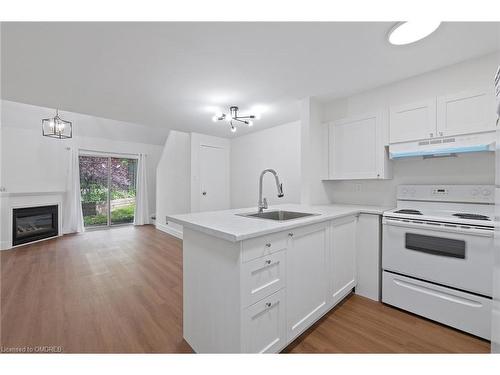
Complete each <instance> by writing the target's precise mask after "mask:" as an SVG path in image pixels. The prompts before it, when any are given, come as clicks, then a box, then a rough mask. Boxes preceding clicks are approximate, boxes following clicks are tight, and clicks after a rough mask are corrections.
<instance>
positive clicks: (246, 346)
mask: <svg viewBox="0 0 500 375" xmlns="http://www.w3.org/2000/svg"><path fill="white" fill-rule="evenodd" d="M285 308H286V306H285V290H284V289H281V290H280V291H278V292H276V293H274V294H272V295H270V296H269V297H267V298H264V299H263V300H261V301H259V302H257V303H255V304H254V305H252V306H249V307H247V308H246V309H244V310H243V314H242V335H243V343H242V349H243V352H244V353H276V352H278V351H280V350H281V349H283V348H284V347H285V345H286V325H285V324H286V315H285Z"/></svg>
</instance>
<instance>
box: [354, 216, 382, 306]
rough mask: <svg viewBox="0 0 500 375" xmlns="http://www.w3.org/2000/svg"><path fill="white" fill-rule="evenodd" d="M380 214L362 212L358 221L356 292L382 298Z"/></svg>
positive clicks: (368, 296)
mask: <svg viewBox="0 0 500 375" xmlns="http://www.w3.org/2000/svg"><path fill="white" fill-rule="evenodd" d="M380 224H381V223H380V216H379V215H371V214H360V215H359V217H358V221H357V223H356V233H357V234H356V294H358V295H360V296H363V297H366V298H370V299H372V300H374V301H379V300H380V280H381V273H380V272H381V267H380V257H381V251H380V242H381V235H380Z"/></svg>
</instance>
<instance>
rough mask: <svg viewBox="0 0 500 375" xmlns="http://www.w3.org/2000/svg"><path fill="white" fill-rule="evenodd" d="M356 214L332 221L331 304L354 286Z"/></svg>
mask: <svg viewBox="0 0 500 375" xmlns="http://www.w3.org/2000/svg"><path fill="white" fill-rule="evenodd" d="M356 222H357V217H356V216H347V217H343V218H340V219H337V220H334V221H332V225H331V228H332V231H331V233H332V245H331V256H330V272H329V275H330V280H331V281H330V284H331V287H330V295H331V298H332V301H333V304H336V303H338V302H339V301H341V300H342V299H343V298H344V297H345V296H346V295H347V294H349V292H350V291H351V290H352V289H353V288H354V287H355V286H356Z"/></svg>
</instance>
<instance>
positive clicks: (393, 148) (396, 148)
mask: <svg viewBox="0 0 500 375" xmlns="http://www.w3.org/2000/svg"><path fill="white" fill-rule="evenodd" d="M488 151H489V152H491V151H495V133H494V132H486V133H478V134H468V135H462V136H456V137H443V138H436V139H427V140H421V141H416V142H403V143H394V144H391V145H389V157H390V158H391V159H404V158H411V157H425V158H427V157H444V156H455V155H457V154H464V153H469V152H488Z"/></svg>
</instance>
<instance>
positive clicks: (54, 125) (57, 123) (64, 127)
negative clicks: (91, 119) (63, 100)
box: [42, 109, 73, 139]
mask: <svg viewBox="0 0 500 375" xmlns="http://www.w3.org/2000/svg"><path fill="white" fill-rule="evenodd" d="M42 135H43V136H44V137H51V138H57V139H67V138H72V137H73V124H72V123H71V121H66V120H63V119H62V118H60V117H59V110H58V109H56V115H55V116H54V117H51V118H44V119H43V120H42Z"/></svg>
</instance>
